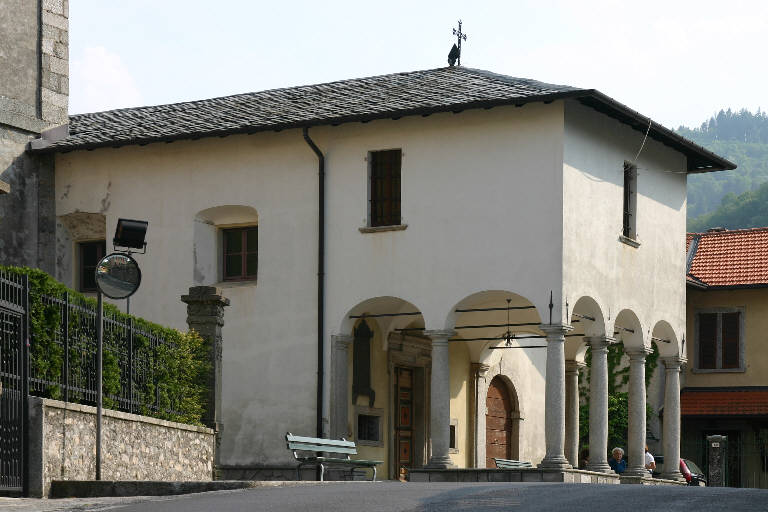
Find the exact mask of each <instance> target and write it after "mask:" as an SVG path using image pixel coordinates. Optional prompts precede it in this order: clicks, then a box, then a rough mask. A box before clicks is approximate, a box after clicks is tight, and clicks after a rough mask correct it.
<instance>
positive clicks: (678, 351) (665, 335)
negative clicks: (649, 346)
mask: <svg viewBox="0 0 768 512" xmlns="http://www.w3.org/2000/svg"><path fill="white" fill-rule="evenodd" d="M651 336H652V337H653V339H652V341H653V342H655V343H656V345H657V346H658V347H659V356H661V357H673V356H680V355H682V346H681V344H680V342H679V339H680V338H678V337H677V334H676V333H675V330H674V329H673V328H672V326H671V325H670V323H669V322H667V321H666V320H659V321H658V322H656V324H654V326H653V330H652V331H651Z"/></svg>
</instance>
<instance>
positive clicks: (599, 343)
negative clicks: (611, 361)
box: [584, 336, 616, 352]
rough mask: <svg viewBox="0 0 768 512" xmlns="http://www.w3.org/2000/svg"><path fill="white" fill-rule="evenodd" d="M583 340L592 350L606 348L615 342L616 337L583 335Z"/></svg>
mask: <svg viewBox="0 0 768 512" xmlns="http://www.w3.org/2000/svg"><path fill="white" fill-rule="evenodd" d="M584 341H586V342H587V343H589V348H590V349H591V350H592V352H597V351H599V350H608V347H609V346H611V345H613V344H614V343H616V338H613V337H611V336H584Z"/></svg>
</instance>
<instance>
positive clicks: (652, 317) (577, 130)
mask: <svg viewBox="0 0 768 512" xmlns="http://www.w3.org/2000/svg"><path fill="white" fill-rule="evenodd" d="M643 137H644V133H642V132H640V131H637V130H633V129H631V128H630V127H628V126H626V125H623V124H621V123H619V122H618V121H616V120H614V119H611V118H609V117H607V116H604V115H602V114H599V113H597V112H596V111H594V110H592V109H589V108H587V107H585V106H582V105H580V104H578V103H577V102H568V103H567V104H566V107H565V138H564V140H565V148H564V162H563V176H564V178H563V181H564V187H563V204H564V214H563V294H564V295H565V296H566V297H567V298H568V301H569V303H570V304H571V305H574V304H575V303H576V301H577V300H578V299H579V298H581V297H583V296H589V297H592V298H594V299H595V300H596V301H597V302H598V304H599V305H600V307H601V309H602V314H603V316H604V318H605V319H606V321H607V322H608V324H609V329H610V328H611V327H612V323H613V321H615V319H616V316H617V315H618V314H619V312H620V311H621V310H623V309H629V310H631V311H633V312H634V313H635V315H637V317H638V319H639V321H640V324H641V326H642V328H643V333H644V335H645V337H646V338H649V336H650V334H649V332H650V330H652V329H653V328H654V326H655V325H656V323H657V322H658V321H660V320H666V321H667V322H669V324H670V325H671V326H672V328H673V329H674V331H675V334H676V336H677V340H678V342H679V340H681V339H682V335H683V333H684V332H685V215H686V188H685V187H686V174H685V169H686V160H685V156H684V155H682V154H680V153H678V152H676V151H674V150H672V149H671V148H669V147H667V146H664V145H663V144H661V143H659V142H657V141H655V140H653V139H652V138H648V140H647V141H646V143H645V147H644V148H643V150H642V153H641V154H640V156H639V158H638V160H637V162H636V164H637V192H638V196H637V197H638V201H637V241H638V242H640V247H637V248H635V247H631V246H629V245H627V244H625V243H622V242H621V241H619V235H621V232H622V219H623V217H622V215H623V213H622V212H623V183H624V181H623V164H624V161H625V160H627V161H632V160H633V159H634V158H635V155H636V154H637V152H638V150H639V149H640V146H641V144H642V142H643ZM609 318H610V319H611V320H608V319H609ZM649 343H650V339H647V341H646V344H649ZM625 344H626V341H625ZM660 345H661V346H660V347H659V348H660V350H662V354H664V353H665V352H667V351H670V350H673V349H674V347H672V346H671V345H667V344H663V343H662V344H660Z"/></svg>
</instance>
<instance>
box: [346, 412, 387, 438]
mask: <svg viewBox="0 0 768 512" xmlns="http://www.w3.org/2000/svg"><path fill="white" fill-rule="evenodd" d="M360 416H371V417H375V418H378V420H379V440H378V441H373V440H370V439H360V434H359V432H358V426H359V421H360ZM383 417H384V409H380V408H378V407H367V406H364V405H355V423H354V429H355V432H354V435H355V442H356V443H357V445H358V446H375V447H380V448H381V447H383V446H384V438H385V437H386V432H385V431H384V428H383V427H384V422H383V421H382V419H383Z"/></svg>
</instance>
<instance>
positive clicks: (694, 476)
mask: <svg viewBox="0 0 768 512" xmlns="http://www.w3.org/2000/svg"><path fill="white" fill-rule="evenodd" d="M653 458H654V459H655V460H656V469H654V470H653V477H654V478H661V474H662V473H663V472H664V456H663V455H654V456H653ZM680 472H681V473H682V474H683V477H685V481H686V482H688V485H693V486H705V485H707V479H706V477H705V476H704V471H702V470H701V468H700V467H699V466H698V465H697V464H696V463H695V462H693V461H692V460H690V459H680Z"/></svg>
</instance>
